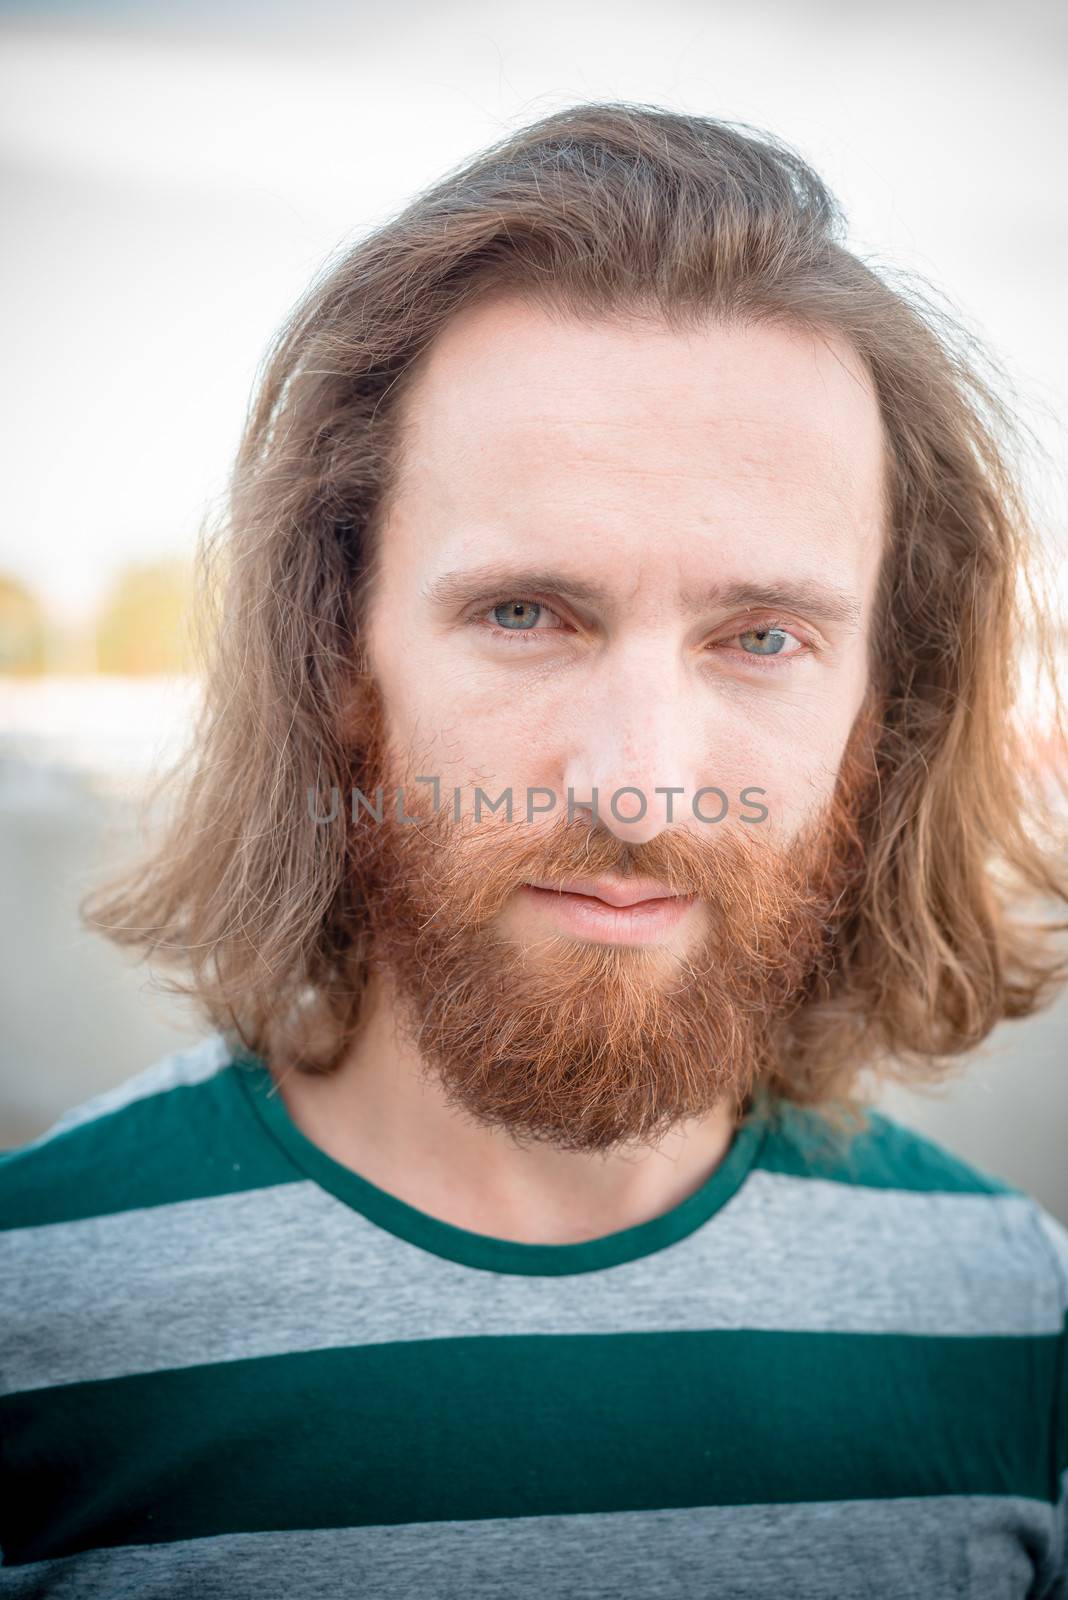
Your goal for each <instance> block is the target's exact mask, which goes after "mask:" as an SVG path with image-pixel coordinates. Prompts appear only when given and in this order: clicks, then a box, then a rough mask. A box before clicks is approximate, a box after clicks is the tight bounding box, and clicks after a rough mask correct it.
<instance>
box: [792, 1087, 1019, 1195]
mask: <svg viewBox="0 0 1068 1600" xmlns="http://www.w3.org/2000/svg"><path fill="white" fill-rule="evenodd" d="M863 1115H864V1125H863V1126H862V1127H860V1128H858V1129H856V1130H854V1129H852V1128H850V1129H848V1130H846V1129H841V1128H838V1127H835V1126H834V1125H833V1124H832V1123H831V1122H830V1121H829V1120H828V1119H827V1118H826V1117H824V1115H823V1114H822V1113H821V1112H820V1111H818V1110H816V1109H814V1108H811V1107H802V1106H793V1105H786V1104H784V1103H782V1102H779V1103H778V1104H777V1105H776V1106H775V1107H774V1108H773V1109H772V1110H771V1111H770V1112H769V1116H768V1137H767V1139H766V1141H765V1145H764V1150H763V1153H762V1158H761V1166H762V1167H764V1168H765V1170H767V1171H777V1172H782V1173H787V1174H792V1175H794V1176H796V1177H807V1178H822V1179H826V1180H828V1181H830V1182H835V1183H847V1184H858V1185H860V1186H861V1187H863V1188H868V1189H888V1190H905V1191H907V1192H911V1193H917V1194H923V1193H928V1194H966V1195H967V1194H970V1195H1019V1194H1020V1193H1021V1192H1022V1191H1020V1190H1019V1189H1016V1188H1014V1187H1013V1185H1012V1184H1009V1183H1007V1182H1005V1181H1004V1180H1003V1179H1001V1178H998V1177H995V1176H994V1175H993V1174H992V1173H989V1172H985V1171H983V1170H982V1168H980V1167H978V1166H975V1165H973V1164H972V1163H970V1162H968V1161H965V1160H964V1159H963V1158H962V1157H960V1156H958V1155H954V1154H953V1152H952V1151H950V1150H948V1149H946V1148H945V1147H944V1146H943V1145H941V1144H938V1143H936V1141H935V1140H933V1139H928V1138H926V1137H925V1136H924V1135H923V1134H920V1133H918V1132H917V1131H916V1130H915V1129H914V1128H910V1127H907V1126H906V1125H905V1124H904V1123H902V1122H899V1121H897V1120H896V1119H895V1118H893V1117H890V1116H887V1115H886V1114H885V1113H884V1112H881V1111H877V1110H876V1109H875V1108H874V1107H872V1106H866V1107H865V1108H864V1112H863Z"/></svg>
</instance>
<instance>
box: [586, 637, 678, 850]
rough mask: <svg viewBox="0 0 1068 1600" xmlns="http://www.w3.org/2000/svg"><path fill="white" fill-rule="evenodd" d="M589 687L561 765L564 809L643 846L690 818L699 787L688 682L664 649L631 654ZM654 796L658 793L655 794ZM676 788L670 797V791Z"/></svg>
mask: <svg viewBox="0 0 1068 1600" xmlns="http://www.w3.org/2000/svg"><path fill="white" fill-rule="evenodd" d="M602 666H603V668H604V676H603V678H602V679H601V680H600V682H598V683H597V684H596V685H593V686H591V687H590V689H589V692H588V694H587V696H585V697H584V699H583V702H582V705H581V708H576V709H580V715H579V716H578V718H577V720H576V723H575V733H574V736H573V743H572V746H571V750H570V753H569V756H568V759H567V760H566V762H565V767H564V810H565V814H566V807H567V801H568V798H569V796H573V798H572V800H571V809H572V812H573V814H574V815H575V816H576V817H586V818H587V819H589V818H591V817H592V818H595V819H596V821H597V822H599V823H600V824H601V826H602V827H605V828H607V829H609V830H610V831H611V832H612V833H614V834H615V835H616V837H617V838H620V839H625V840H627V841H628V842H629V843H631V844H643V843H645V842H646V841H647V840H649V839H653V838H655V837H656V835H657V834H658V833H661V832H663V830H664V829H665V828H670V827H675V826H678V825H679V824H680V823H683V822H685V820H686V818H687V816H689V814H690V813H689V807H690V805H691V802H692V799H693V795H694V792H695V790H696V788H697V787H698V785H697V783H696V781H695V779H696V773H697V766H698V763H697V760H696V741H697V739H698V738H699V736H700V724H699V721H698V719H697V718H696V717H695V715H694V708H693V704H692V698H691V696H692V685H690V684H688V683H687V680H686V675H685V669H684V668H683V667H682V665H681V664H679V663H672V662H668V661H665V654H664V649H663V647H662V646H661V647H660V648H658V649H652V648H649V649H638V648H635V649H634V650H632V651H631V652H630V653H629V654H628V657H627V660H626V661H625V662H624V661H622V660H621V659H620V658H619V657H617V658H616V659H615V661H614V662H612V664H611V666H609V663H608V662H604V663H602ZM658 791H659V792H658ZM672 791H674V792H672Z"/></svg>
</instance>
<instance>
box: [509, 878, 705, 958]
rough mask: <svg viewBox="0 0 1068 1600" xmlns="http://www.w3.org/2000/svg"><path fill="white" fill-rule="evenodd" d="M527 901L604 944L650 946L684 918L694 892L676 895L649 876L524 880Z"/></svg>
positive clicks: (580, 935) (693, 899) (566, 926)
mask: <svg viewBox="0 0 1068 1600" xmlns="http://www.w3.org/2000/svg"><path fill="white" fill-rule="evenodd" d="M519 892H520V894H521V896H522V897H523V898H524V899H525V900H526V902H527V903H528V904H529V905H531V906H532V907H533V908H535V909H536V910H539V911H540V912H541V913H542V914H544V915H545V916H547V917H549V918H551V919H552V921H553V922H555V923H557V924H558V925H562V926H563V927H565V928H566V929H567V930H568V931H569V932H571V933H574V934H577V935H578V936H579V937H580V938H585V939H590V940H593V941H595V942H597V943H602V944H649V943H655V942H657V940H658V939H660V938H662V937H663V936H664V935H666V934H667V933H669V932H670V931H671V930H672V929H673V928H674V927H676V926H677V924H678V923H679V922H681V921H682V919H683V918H684V917H685V916H686V914H687V912H688V911H689V909H690V907H691V906H692V905H693V904H694V901H695V898H696V896H694V895H682V894H674V893H673V892H672V891H671V890H669V889H667V888H665V886H664V885H663V884H659V883H652V882H650V881H649V880H645V881H636V880H631V881H627V880H623V879H621V880H619V881H616V882H611V881H608V880H599V881H597V882H593V881H590V880H579V879H575V880H571V881H568V882H565V883H559V884H546V883H538V882H532V883H525V884H523V885H522V887H521V889H520V891H519Z"/></svg>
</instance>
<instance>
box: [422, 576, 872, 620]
mask: <svg viewBox="0 0 1068 1600" xmlns="http://www.w3.org/2000/svg"><path fill="white" fill-rule="evenodd" d="M529 590H541V591H543V592H545V591H548V592H549V593H551V594H558V595H560V596H561V598H562V599H565V600H574V601H576V602H578V603H580V604H586V605H596V606H603V607H606V608H607V607H610V606H611V605H612V603H613V598H614V597H613V596H612V594H611V592H610V591H609V590H607V589H605V588H604V587H603V586H602V585H600V584H597V583H589V582H588V581H587V580H586V579H584V578H580V577H578V576H577V575H574V574H571V573H568V572H564V571H556V572H552V571H550V570H548V569H547V568H543V567H539V568H525V567H511V566H487V567H469V568H457V569H456V570H455V571H452V572H444V573H442V574H441V575H440V576H439V577H437V578H434V579H432V580H431V581H430V582H429V583H427V584H426V585H425V587H424V589H423V597H424V599H426V600H429V601H431V602H432V603H433V604H435V605H440V606H451V605H458V604H464V603H468V604H474V603H475V602H476V601H478V600H492V599H495V598H497V597H499V596H500V595H501V594H507V595H516V596H519V597H522V596H523V595H524V594H526V593H527V591H529ZM717 606H724V607H729V608H732V609H733V608H736V607H741V608H743V609H746V610H749V611H764V610H780V609H781V610H783V611H800V612H803V613H804V614H805V615H806V616H810V617H812V618H813V619H814V620H816V621H820V622H827V623H838V624H843V625H846V626H850V627H854V628H858V627H859V626H860V620H861V608H860V603H859V601H858V600H857V599H856V598H855V597H854V596H853V595H851V594H849V593H848V592H847V591H846V590H844V589H839V588H836V587H835V586H834V585H833V584H828V583H823V582H822V581H820V580H819V579H817V578H792V579H782V580H774V581H772V582H769V583H752V582H734V583H715V584H711V585H707V586H706V587H704V588H703V589H702V590H701V591H700V592H699V593H697V594H691V595H688V596H686V597H685V599H684V601H683V607H684V610H685V611H686V612H687V613H688V614H689V615H697V614H698V613H700V612H704V611H711V610H714V609H715V608H716V607H717Z"/></svg>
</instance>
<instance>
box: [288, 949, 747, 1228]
mask: <svg viewBox="0 0 1068 1600" xmlns="http://www.w3.org/2000/svg"><path fill="white" fill-rule="evenodd" d="M398 1015H399V1013H398V1006H397V1001H396V997H395V995H394V994H393V992H392V990H391V987H390V986H389V984H388V982H387V981H386V980H384V979H382V978H381V977H380V976H378V975H377V974H376V975H374V976H372V978H371V981H370V984H369V987H368V990H367V993H366V996H365V1004H364V1010H363V1015H362V1017H361V1022H360V1026H359V1029H358V1031H357V1033H356V1035H355V1036H354V1038H353V1040H352V1042H351V1044H350V1046H349V1048H348V1050H347V1051H346V1054H345V1056H344V1058H343V1060H342V1062H341V1065H340V1066H339V1067H338V1068H337V1070H336V1071H335V1072H334V1073H333V1074H331V1075H329V1076H317V1075H316V1076H313V1075H311V1074H306V1073H299V1072H295V1071H293V1072H288V1073H285V1074H283V1075H282V1077H281V1085H280V1093H281V1095H282V1098H283V1100H284V1101H285V1105H286V1108H287V1110H288V1112H289V1114H290V1116H291V1117H292V1119H293V1121H294V1122H295V1123H296V1125H297V1126H298V1128H300V1130H301V1132H302V1133H304V1134H305V1135H306V1136H307V1137H308V1138H309V1139H311V1140H312V1141H313V1142H314V1143H315V1144H317V1145H318V1146H319V1147H320V1148H321V1149H322V1150H324V1151H325V1152H326V1154H327V1155H329V1156H331V1157H332V1158H333V1159H334V1160H335V1161H338V1162H340V1163H341V1164H342V1165H343V1166H347V1167H350V1168H351V1169H352V1170H354V1171H356V1172H358V1173H359V1174H360V1176H361V1177H363V1178H366V1179H367V1180H368V1182H370V1183H373V1184H376V1185H377V1186H378V1187H379V1188H381V1189H385V1190H386V1191H387V1192H389V1193H390V1194H393V1195H395V1196H396V1197H397V1199H399V1200H403V1201H405V1202H406V1203H407V1204H409V1205H412V1206H416V1207H417V1208H418V1209H419V1210H421V1211H425V1212H426V1213H428V1214H429V1215H430V1216H433V1217H436V1218H438V1219H439V1220H440V1221H442V1222H449V1223H452V1224H453V1226H455V1227H459V1228H467V1229H469V1230H471V1231H473V1232H475V1233H484V1234H490V1235H492V1236H494V1237H495V1238H501V1239H509V1240H512V1241H515V1242H517V1243H523V1244H578V1243H582V1242H584V1241H586V1240H589V1239H596V1238H600V1237H602V1236H603V1235H604V1234H608V1233H615V1232H618V1231H619V1230H620V1229H623V1228H630V1227H636V1226H638V1225H639V1224H640V1223H643V1222H648V1221H651V1220H652V1218H653V1217H657V1216H661V1215H662V1214H663V1213H664V1212H666V1211H669V1210H671V1209H672V1208H673V1207H674V1206H676V1205H679V1204H680V1203H681V1202H682V1201H683V1200H685V1199H686V1198H687V1196H689V1195H691V1194H693V1193H694V1192H695V1190H697V1189H698V1188H700V1187H701V1185H702V1184H703V1183H704V1182H705V1181H706V1180H707V1179H708V1178H709V1177H710V1176H711V1174H712V1172H713V1171H714V1170H715V1168H716V1167H718V1166H719V1164H720V1162H721V1161H722V1160H723V1158H724V1156H725V1155H726V1153H727V1151H728V1149H729V1147H730V1144H731V1140H732V1137H733V1133H734V1126H735V1124H734V1117H733V1114H732V1109H731V1107H730V1106H728V1105H726V1104H723V1105H721V1106H718V1107H717V1108H716V1109H715V1111H714V1112H713V1113H712V1114H711V1115H710V1116H708V1117H705V1118H696V1119H694V1120H692V1121H690V1122H688V1123H686V1124H683V1125H678V1126H676V1127H675V1128H673V1129H672V1130H671V1131H670V1132H669V1133H668V1134H667V1136H666V1137H665V1138H664V1139H663V1140H662V1141H661V1143H660V1144H659V1145H657V1146H656V1147H649V1148H646V1149H643V1150H638V1151H635V1150H633V1149H629V1150H627V1151H626V1152H616V1151H608V1152H595V1153H592V1154H591V1153H588V1152H585V1151H569V1150H559V1149H555V1148H552V1147H550V1146H546V1145H526V1146H517V1145H516V1144H515V1143H514V1142H513V1140H512V1139H511V1137H510V1136H509V1133H508V1131H507V1130H506V1129H503V1128H496V1127H487V1126H485V1125H483V1124H479V1123H475V1122H473V1121H472V1119H470V1118H469V1117H466V1116H465V1115H464V1114H463V1112H462V1111H459V1110H457V1109H455V1108H454V1107H452V1106H450V1105H449V1104H448V1102H447V1100H446V1098H445V1094H444V1091H443V1089H442V1087H441V1085H440V1083H439V1081H438V1078H437V1075H436V1074H435V1073H434V1072H433V1071H427V1068H426V1064H425V1063H424V1061H423V1060H422V1058H421V1057H420V1056H419V1054H418V1052H417V1051H416V1050H415V1049H414V1048H413V1047H412V1045H411V1044H410V1043H409V1042H408V1040H407V1039H406V1038H405V1036H404V1034H403V1031H402V1030H401V1029H400V1028H399V1027H398Z"/></svg>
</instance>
